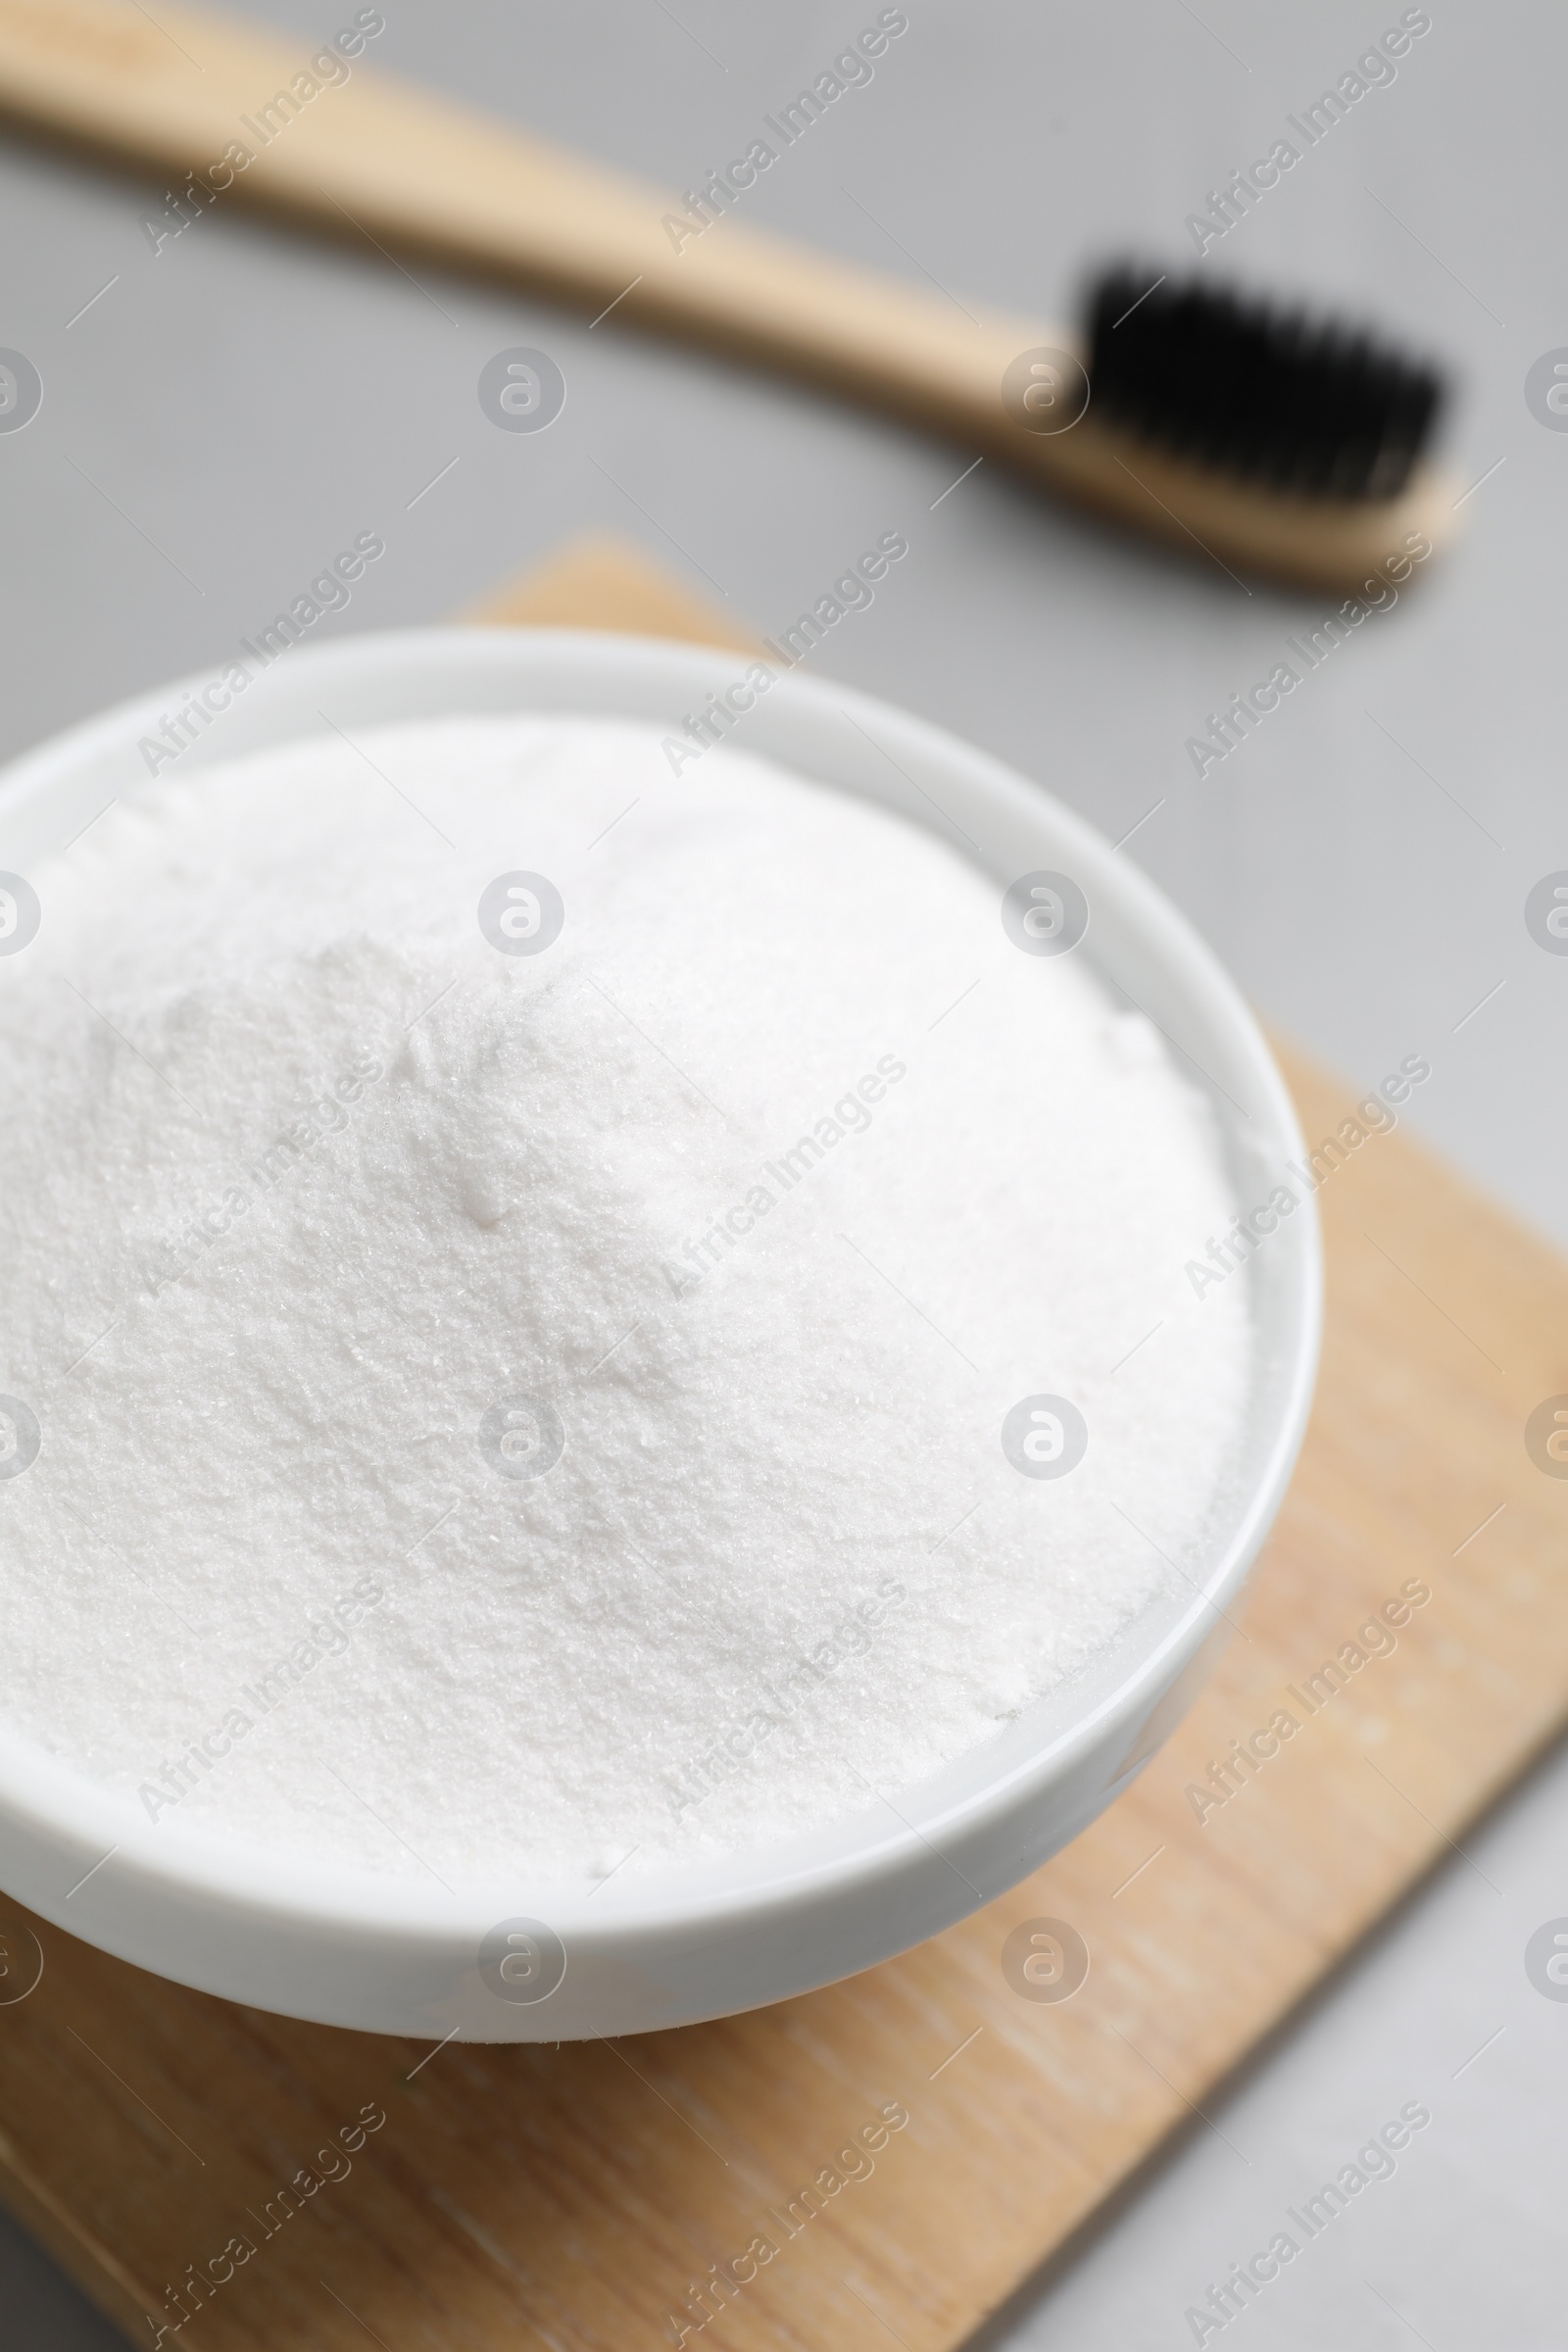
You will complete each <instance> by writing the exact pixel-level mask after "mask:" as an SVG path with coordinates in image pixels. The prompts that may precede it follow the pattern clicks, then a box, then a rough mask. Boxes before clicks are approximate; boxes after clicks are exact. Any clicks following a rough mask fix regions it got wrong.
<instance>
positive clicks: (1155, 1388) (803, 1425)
mask: <svg viewBox="0 0 1568 2352" xmlns="http://www.w3.org/2000/svg"><path fill="white" fill-rule="evenodd" d="M31 880H32V883H33V886H34V888H35V890H36V892H37V896H38V902H39V906H40V907H41V909H42V920H41V924H40V928H39V931H38V935H37V937H36V939H35V940H33V941H32V942H31V944H30V945H29V946H28V948H27V950H26V952H25V954H24V955H16V956H8V957H4V958H0V1090H3V1092H0V1102H3V1103H4V1105H5V1116H4V1120H3V1123H0V1264H3V1266H4V1268H5V1276H4V1316H3V1323H0V1392H3V1397H0V1437H5V1436H6V1433H7V1432H9V1433H10V1434H9V1437H8V1438H7V1440H6V1450H5V1455H4V1458H3V1459H0V1608H3V1611H4V1622H5V1626H6V1640H5V1642H4V1645H3V1649H0V1717H3V1718H4V1720H5V1721H7V1722H8V1723H9V1724H11V1725H12V1726H14V1727H16V1728H18V1729H20V1730H21V1731H23V1732H25V1734H26V1735H28V1736H29V1737H31V1738H32V1739H33V1740H36V1741H38V1742H39V1743H41V1744H42V1745H43V1746H44V1747H45V1748H47V1749H48V1750H49V1751H50V1752H51V1753H52V1754H54V1755H55V1756H56V1757H58V1758H60V1759H62V1760H63V1761H65V1762H67V1763H69V1764H71V1765H73V1766H75V1767H76V1768H78V1769H79V1770H81V1771H83V1772H85V1773H87V1774H90V1775H92V1776H95V1777H96V1778H98V1779H99V1780H101V1781H104V1782H108V1783H110V1784H112V1785H113V1786H114V1787H115V1788H117V1789H121V1790H123V1791H124V1792H125V1794H126V1796H127V1797H128V1799H129V1800H130V1801H131V1803H132V1804H133V1805H135V1806H137V1807H139V1808H140V1810H141V1812H142V1813H143V1814H144V1815H145V1816H146V1817H147V1818H148V1819H150V1820H151V1821H153V1822H156V1823H157V1824H159V1825H161V1826H162V1827H164V1828H169V1829H172V1827H173V1825H183V1824H186V1823H189V1824H193V1825H196V1826H199V1827H202V1828H205V1829H207V1830H209V1831H212V1830H218V1831H221V1832H223V1833H227V1834H229V1835H232V1836H235V1837H238V1838H244V1839H247V1840H253V1841H258V1842H261V1843H264V1844H267V1845H270V1846H273V1847H287V1848H290V1849H292V1850H293V1851H295V1852H297V1853H301V1854H306V1855H311V1856H315V1857H317V1858H319V1859H324V1860H327V1861H330V1862H334V1863H336V1864H339V1865H348V1866H359V1867H367V1868H370V1869H373V1870H377V1871H381V1872H388V1873H402V1874H415V1875H425V1874H428V1873H429V1872H432V1871H433V1872H434V1873H436V1874H437V1875H438V1876H439V1877H441V1878H442V1879H443V1880H445V1881H448V1882H452V1881H456V1880H458V1879H462V1878H464V1877H468V1878H474V1877H479V1876H485V1877H493V1876H495V1875H498V1874H500V1873H503V1872H514V1873H519V1872H526V1873H528V1874H530V1875H531V1876H532V1877H533V1878H535V1879H562V1878H567V1879H570V1878H582V1877H585V1876H586V1877H590V1878H602V1877H603V1876H605V1875H606V1874H608V1873H609V1872H611V1871H613V1870H619V1869H624V1870H625V1871H626V1872H627V1873H629V1874H635V1873H636V1872H637V1871H638V1870H639V1869H643V1868H649V1867H656V1866H663V1865H666V1864H667V1863H668V1861H669V1859H670V1858H671V1857H672V1856H680V1855H683V1854H689V1855H697V1854H699V1853H702V1852H704V1851H707V1852H714V1851H722V1850H725V1849H735V1848H740V1847H757V1846H759V1845H762V1844H766V1843H770V1842H774V1841H777V1840H781V1839H787V1838H793V1837H795V1836H797V1835H798V1834H801V1833H804V1832H807V1831H809V1830H812V1829H814V1828H818V1827H820V1826H822V1825H824V1824H827V1823H830V1822H831V1821H833V1820H834V1819H836V1818H839V1817H841V1816H844V1815H847V1814H849V1813H851V1812H855V1811H858V1810H860V1809H862V1808H864V1807H865V1806H866V1805H868V1804H869V1803H871V1802H872V1801H873V1792H875V1793H876V1794H888V1795H891V1796H894V1797H895V1798H896V1797H897V1795H898V1792H899V1791H900V1789H905V1788H907V1787H909V1786H911V1785H912V1784H914V1783H916V1782H918V1781H919V1780H921V1779H922V1778H924V1777H926V1776H928V1775H929V1774H931V1773H932V1772H934V1771H935V1770H937V1769H938V1768H939V1767H940V1766H941V1765H943V1764H944V1763H946V1762H948V1761H950V1760H952V1759H953V1758H955V1757H956V1756H957V1755H959V1754H960V1753H961V1752H963V1751H964V1750H965V1749H967V1748H969V1747H972V1746H973V1745H974V1744H975V1743H976V1742H978V1741H981V1740H985V1739H986V1738H987V1737H988V1736H989V1735H991V1734H993V1733H995V1732H996V1731H997V1730H998V1729H999V1728H1000V1727H1001V1726H1002V1725H1004V1724H1005V1722H1006V1721H1007V1720H1008V1719H1010V1718H1011V1717H1012V1716H1014V1715H1016V1714H1017V1712H1018V1711H1019V1710H1020V1709H1021V1708H1023V1707H1025V1706H1027V1705H1028V1704H1029V1703H1030V1702H1031V1701H1032V1700H1034V1699H1037V1698H1039V1697H1041V1696H1042V1695H1044V1694H1045V1693H1047V1692H1049V1691H1053V1690H1054V1689H1055V1688H1056V1687H1058V1686H1059V1685H1060V1684H1061V1683H1062V1682H1063V1681H1064V1679H1065V1678H1068V1677H1070V1676H1072V1675H1073V1674H1074V1673H1075V1672H1076V1671H1078V1670H1079V1669H1081V1668H1083V1667H1084V1666H1085V1665H1086V1664H1088V1663H1089V1662H1090V1661H1092V1660H1094V1659H1095V1658H1097V1657H1098V1656H1100V1655H1101V1654H1102V1653H1103V1651H1104V1650H1105V1649H1106V1647H1107V1645H1109V1644H1111V1643H1112V1642H1115V1641H1116V1639H1117V1637H1118V1635H1119V1634H1121V1633H1122V1632H1123V1631H1124V1630H1125V1629H1126V1628H1127V1627H1128V1626H1129V1625H1130V1624H1131V1622H1132V1621H1133V1620H1134V1618H1135V1617H1136V1616H1137V1615H1138V1614H1139V1612H1140V1611H1141V1610H1142V1609H1143V1608H1144V1607H1145V1606H1146V1604H1148V1603H1149V1602H1150V1601H1151V1600H1152V1599H1153V1598H1154V1597H1155V1596H1156V1595H1159V1594H1161V1593H1165V1592H1166V1591H1168V1589H1169V1586H1170V1580H1171V1579H1172V1578H1173V1577H1174V1576H1176V1575H1178V1574H1179V1573H1181V1572H1182V1570H1183V1568H1184V1566H1197V1565H1199V1564H1200V1563H1201V1560H1202V1558H1203V1556H1204V1546H1205V1541H1206V1540H1207V1538H1208V1537H1209V1535H1210V1533H1211V1531H1213V1530H1214V1529H1215V1528H1216V1527H1217V1526H1218V1525H1219V1524H1220V1522H1221V1520H1222V1517H1223V1512H1224V1508H1225V1503H1226V1498H1227V1495H1228V1493H1229V1483H1228V1482H1229V1481H1230V1479H1231V1477H1232V1475H1233V1472H1234V1464H1235V1457H1236V1453H1237V1447H1238V1443H1239V1432H1240V1430H1241V1427H1242V1424H1243V1421H1244V1417H1245V1414H1246V1410H1247V1404H1248V1399H1249V1395H1250V1383H1251V1379H1252V1353H1253V1343H1252V1334H1251V1329H1250V1318H1249V1308H1248V1303H1247V1300H1246V1299H1245V1297H1244V1296H1243V1293H1244V1288H1245V1286H1244V1285H1242V1284H1226V1285H1222V1286H1218V1287H1213V1288H1210V1289H1209V1290H1208V1293H1207V1296H1206V1297H1205V1298H1203V1299H1199V1298H1197V1297H1195V1295H1194V1289H1193V1286H1192V1285H1191V1284H1190V1283H1189V1281H1188V1279H1187V1276H1186V1274H1185V1272H1184V1267H1185V1264H1186V1261H1187V1260H1188V1259H1189V1258H1190V1257H1192V1256H1193V1254H1194V1252H1195V1250H1199V1251H1201V1250H1202V1249H1203V1247H1204V1245H1205V1242H1206V1239H1207V1237H1209V1236H1211V1235H1213V1234H1215V1233H1218V1232H1222V1231H1223V1230H1224V1228H1225V1226H1226V1225H1227V1224H1228V1223H1229V1222H1230V1221H1231V1219H1232V1218H1233V1216H1234V1214H1235V1205H1236V1204H1235V1201H1234V1199H1233V1196H1232V1188H1231V1185H1230V1182H1229V1179H1228V1176H1227V1173H1226V1169H1225V1165H1224V1159H1223V1153H1222V1149H1221V1141H1220V1137H1219V1134H1218V1131H1217V1127H1216V1123H1215V1120H1214V1117H1213V1115H1212V1112H1211V1109H1210V1106H1209V1103H1208V1101H1207V1099H1206V1097H1205V1096H1204V1095H1203V1094H1202V1093H1201V1091H1200V1090H1199V1089H1198V1088H1197V1087H1196V1086H1195V1084H1194V1083H1193V1082H1192V1081H1191V1080H1190V1079H1189V1077H1188V1076H1187V1075H1185V1074H1184V1072H1183V1071H1182V1070H1181V1068H1180V1067H1178V1065H1177V1063H1176V1062H1175V1060H1174V1058H1173V1056H1172V1054H1170V1052H1169V1051H1168V1049H1167V1047H1166V1045H1165V1043H1164V1041H1163V1039H1162V1037H1161V1036H1160V1034H1159V1033H1158V1032H1157V1031H1156V1030H1155V1029H1154V1028H1153V1027H1152V1025H1151V1024H1150V1023H1149V1022H1148V1021H1147V1020H1146V1019H1145V1018H1144V1016H1143V1015H1142V1014H1141V1013H1140V1012H1138V1011H1136V1010H1128V1009H1125V1008H1123V1007H1122V1006H1120V1005H1118V1004H1117V1003H1116V1002H1114V1001H1113V999H1112V997H1111V995H1110V994H1109V992H1108V991H1107V990H1106V988H1105V987H1104V986H1103V984H1102V983H1101V982H1100V981H1099V979H1098V978H1097V977H1096V975H1095V973H1094V971H1093V969H1092V968H1091V966H1090V964H1089V962H1088V960H1087V956H1086V953H1084V952H1079V949H1080V935H1081V932H1082V928H1083V921H1084V917H1085V915H1086V912H1087V910H1086V909H1084V908H1083V907H1081V904H1079V903H1077V902H1076V901H1075V896H1074V893H1073V891H1072V887H1071V885H1070V884H1065V885H1064V884H1063V881H1062V877H1060V876H1056V877H1051V876H1034V877H1025V878H1024V881H1023V883H1021V884H1020V885H1018V886H1016V887H1015V889H1014V890H1013V891H1012V892H1010V893H1008V894H1007V898H1006V899H1005V900H1004V895H1003V890H1002V886H1001V885H1000V884H998V883H995V882H993V881H992V880H991V879H989V878H988V877H987V876H985V875H984V874H982V873H981V872H980V871H979V870H978V869H977V868H976V867H975V866H974V865H973V864H971V863H970V862H968V861H967V858H966V857H965V856H963V855H960V854H959V849H958V848H957V847H951V848H950V847H949V846H947V844H946V843H945V842H944V841H943V840H941V839H939V838H938V837H937V836H936V835H935V834H934V833H930V832H926V831H923V830H919V829H916V828H914V827H912V826H910V825H908V824H907V823H906V822H905V821H904V820H903V819H901V818H898V817H896V816H893V815H890V814H888V813H886V812H884V811H882V810H880V809H876V808H874V807H872V806H870V805H868V804H866V803H863V802H860V801H858V800H856V799H854V798H852V797H850V796H849V795H847V794H844V793H841V792H838V791H834V790H829V789H826V788H824V787H820V786H817V785H814V784H811V783H809V782H807V781H805V780H804V779H802V778H800V777H797V776H793V775H791V774H788V773H787V772H785V771H784V770H783V769H781V768H779V767H776V766H774V765H771V764H769V763H768V762H766V761H764V760H758V759H753V758H751V757H748V756H746V755H744V754H742V753H739V752H736V751H733V750H731V749H729V748H727V747H725V748H721V749H715V750H713V751H711V753H709V754H708V755H707V756H706V757H705V758H704V759H703V760H702V761H701V762H700V763H696V764H694V765H692V766H690V767H689V768H688V769H687V772H686V773H685V774H684V775H682V776H681V777H679V778H676V779H672V778H671V776H670V774H669V770H668V765H667V763H666V760H665V758H664V755H663V752H662V747H661V738H660V734H659V731H658V730H657V729H656V728H655V727H653V726H651V725H642V724H636V723H631V722H622V721H616V720H608V719H598V718H588V717H580V718H579V717H552V718H526V719H524V718H507V719H478V718H473V719H450V720H443V721H439V722H421V723H418V724H407V725H403V726H399V727H386V728H380V729H375V730H366V731H364V732H363V733H356V735H355V737H354V740H353V741H352V742H350V741H349V740H347V739H346V738H345V737H341V736H339V735H336V734H333V735H329V736H327V737H324V738H322V739H317V740H310V741H306V742H301V743H297V744H294V745H291V746H288V747H286V748H284V749H282V750H278V751H273V752H270V753H267V754H265V755H258V756H256V757H253V758H250V759H247V760H238V761H235V762H233V763H231V764H229V765H227V766H224V767H217V768H212V769H209V770H207V771H206V772H204V773H203V774H201V775H200V776H199V777H198V778H195V779H193V780H191V781H189V782H181V781H173V780H169V781H165V782H163V783H161V784H157V785H155V786H153V787H152V788H150V789H148V790H147V791H145V792H143V793H141V794H140V795H139V796H137V797H135V798H134V799H129V800H126V801H124V802H123V803H121V804H119V805H117V806H116V807H114V808H112V809H110V810H109V812H108V813H107V814H106V815H105V816H104V817H103V818H102V819H101V821H100V822H99V823H98V824H96V825H95V826H94V827H93V828H92V830H91V831H90V832H89V833H88V834H87V835H86V836H85V837H84V838H83V839H81V840H80V841H78V842H77V843H76V844H75V846H73V848H72V849H71V850H70V852H69V853H68V854H66V855H65V856H63V857H62V858H59V859H57V860H56V861H55V862H54V863H53V864H52V865H50V866H47V867H41V868H39V869H38V870H36V871H35V872H34V874H33V875H32V876H31ZM1058 951H1060V952H1058Z"/></svg>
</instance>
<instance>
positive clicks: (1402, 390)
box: [1089, 267, 1444, 499]
mask: <svg viewBox="0 0 1568 2352" xmlns="http://www.w3.org/2000/svg"><path fill="white" fill-rule="evenodd" d="M1089 345H1090V360H1089V381H1090V386H1091V406H1092V408H1094V409H1098V410H1099V412H1100V414H1101V415H1102V416H1103V417H1104V418H1105V419H1106V420H1107V421H1109V422H1112V423H1115V424H1118V425H1121V426H1123V427H1125V428H1126V429H1127V430H1129V431H1131V432H1134V433H1137V434H1139V435H1140V436H1141V437H1142V438H1144V439H1145V440H1148V441H1151V442H1154V443H1157V444H1159V445H1160V446H1161V447H1163V448H1165V449H1168V450H1170V451H1171V452H1172V453H1173V454H1175V455H1177V456H1181V457H1185V458H1189V459H1191V460H1192V461H1193V462H1194V463H1195V464H1198V465H1201V466H1216V467H1220V468H1222V469H1223V470H1225V471H1226V472H1229V473H1234V474H1238V475H1240V476H1241V477H1243V478H1244V479H1246V480H1251V481H1256V482H1259V483H1264V484H1267V485H1268V486H1269V487H1271V488H1273V489H1277V490H1282V491H1290V492H1295V493H1297V494H1299V495H1305V496H1308V497H1319V498H1344V499H1381V498H1395V497H1397V495H1398V493H1399V492H1400V491H1401V490H1402V489H1403V488H1404V485H1405V483H1406V481H1407V480H1408V479H1409V474H1410V468H1411V466H1413V464H1414V463H1415V460H1416V459H1417V458H1418V457H1419V455H1420V454H1421V451H1422V449H1423V447H1424V446H1425V444H1426V442H1427V440H1428V438H1429V436H1430V434H1431V431H1432V426H1433V423H1434V420H1435V418H1436V417H1437V413H1438V410H1439V408H1440V406H1441V405H1442V401H1443V394H1444V386H1443V381H1442V378H1441V377H1440V376H1439V374H1438V373H1437V371H1436V370H1435V369H1434V368H1429V367H1426V366H1424V365H1423V364H1422V363H1421V362H1419V361H1415V360H1411V359H1408V358H1406V357H1404V356H1403V355H1402V354H1401V353H1399V352H1397V351H1394V350H1392V349H1390V348H1389V347H1388V346H1386V345H1380V344H1378V343H1375V342H1374V341H1373V340H1372V338H1371V337H1370V336H1369V335H1366V334H1364V333H1361V332H1358V331H1356V330H1354V329H1350V328H1347V327H1344V326H1340V325H1337V324H1334V323H1331V322H1321V321H1316V320H1313V319H1310V318H1308V317H1306V316H1305V315H1304V314H1303V313H1301V312H1299V311H1286V310H1280V309H1275V308H1273V307H1271V306H1270V305H1269V304H1267V303H1265V302H1261V301H1257V300H1250V299H1249V298H1247V297H1246V296H1243V295H1237V294H1232V293H1229V292H1226V291H1224V290H1222V289H1220V290H1213V291H1211V290H1209V289H1208V288H1206V287H1204V288H1200V287H1197V286H1195V285H1192V284H1190V283H1189V284H1185V285H1180V284H1173V283H1172V281H1171V279H1170V278H1169V277H1165V278H1163V279H1161V277H1160V273H1159V271H1158V270H1137V269H1133V268H1128V267H1118V268H1116V269H1113V270H1106V271H1105V272H1104V274H1103V276H1102V277H1100V278H1099V279H1098V280H1097V281H1096V283H1095V285H1094V287H1093V289H1092V292H1091V296H1090V306H1089Z"/></svg>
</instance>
